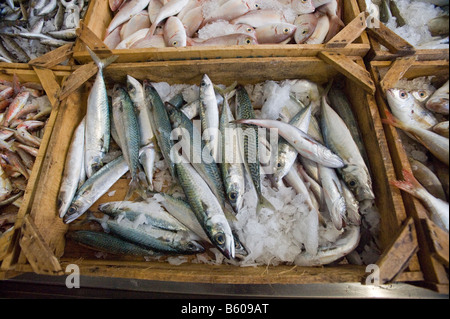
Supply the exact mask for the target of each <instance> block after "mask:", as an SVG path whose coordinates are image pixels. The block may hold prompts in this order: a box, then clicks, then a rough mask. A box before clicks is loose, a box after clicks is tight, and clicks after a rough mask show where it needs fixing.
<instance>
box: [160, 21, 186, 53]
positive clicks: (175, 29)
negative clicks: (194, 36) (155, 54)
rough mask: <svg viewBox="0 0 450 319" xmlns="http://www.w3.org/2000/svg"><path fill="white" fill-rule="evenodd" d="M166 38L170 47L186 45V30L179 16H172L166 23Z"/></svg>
mask: <svg viewBox="0 0 450 319" xmlns="http://www.w3.org/2000/svg"><path fill="white" fill-rule="evenodd" d="M164 40H165V41H166V45H167V46H168V47H177V48H179V47H185V46H186V41H187V35H186V30H185V28H184V25H183V23H182V22H181V20H180V19H178V18H177V17H170V18H169V19H167V21H166V23H165V25H164Z"/></svg>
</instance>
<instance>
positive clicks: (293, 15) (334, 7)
mask: <svg viewBox="0 0 450 319" xmlns="http://www.w3.org/2000/svg"><path fill="white" fill-rule="evenodd" d="M109 4H110V9H111V11H112V12H113V13H114V18H113V19H112V20H111V23H110V24H109V26H108V28H107V29H106V34H105V37H104V43H105V44H106V45H107V46H108V47H109V48H110V49H138V48H151V47H154V48H162V47H185V46H229V45H251V44H287V43H298V44H300V43H306V44H321V43H325V42H328V41H329V40H330V39H331V38H332V37H333V36H334V35H336V34H337V33H338V32H339V30H340V28H341V27H342V26H343V25H344V23H343V22H342V20H341V19H340V17H339V16H340V9H339V2H338V0H302V1H299V0H110V1H109Z"/></svg>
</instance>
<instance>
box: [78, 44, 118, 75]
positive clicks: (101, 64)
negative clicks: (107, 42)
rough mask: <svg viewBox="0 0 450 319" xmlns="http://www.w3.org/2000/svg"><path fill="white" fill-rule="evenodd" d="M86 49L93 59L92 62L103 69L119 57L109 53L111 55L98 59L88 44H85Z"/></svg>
mask: <svg viewBox="0 0 450 319" xmlns="http://www.w3.org/2000/svg"><path fill="white" fill-rule="evenodd" d="M86 49H87V50H88V52H89V54H90V55H91V58H92V60H94V63H95V65H97V67H98V69H99V70H103V69H104V68H106V67H107V66H108V65H110V64H111V63H113V62H114V61H116V60H117V58H118V57H119V56H118V55H111V56H109V57H107V58H106V59H100V58H99V57H98V56H97V54H95V52H94V51H92V50H91V49H90V48H89V47H88V46H86Z"/></svg>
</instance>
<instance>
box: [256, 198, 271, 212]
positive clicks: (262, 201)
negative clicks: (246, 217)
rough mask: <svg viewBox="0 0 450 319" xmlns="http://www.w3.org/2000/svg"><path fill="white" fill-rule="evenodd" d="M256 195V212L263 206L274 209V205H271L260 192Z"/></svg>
mask: <svg viewBox="0 0 450 319" xmlns="http://www.w3.org/2000/svg"><path fill="white" fill-rule="evenodd" d="M258 197H259V198H258V204H257V206H256V212H258V213H259V212H261V210H262V209H263V208H266V209H270V210H273V211H275V210H276V209H275V207H274V206H273V205H272V203H271V202H269V200H268V199H267V198H265V197H264V196H263V195H262V194H260V195H259V196H258Z"/></svg>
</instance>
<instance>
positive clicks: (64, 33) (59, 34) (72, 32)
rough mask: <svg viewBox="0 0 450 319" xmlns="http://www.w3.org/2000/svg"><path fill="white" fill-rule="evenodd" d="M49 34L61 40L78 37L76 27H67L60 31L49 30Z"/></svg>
mask: <svg viewBox="0 0 450 319" xmlns="http://www.w3.org/2000/svg"><path fill="white" fill-rule="evenodd" d="M47 34H48V35H49V36H51V37H53V38H55V39H59V40H66V41H69V40H75V39H76V38H77V33H76V29H65V30H58V31H49V32H47Z"/></svg>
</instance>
